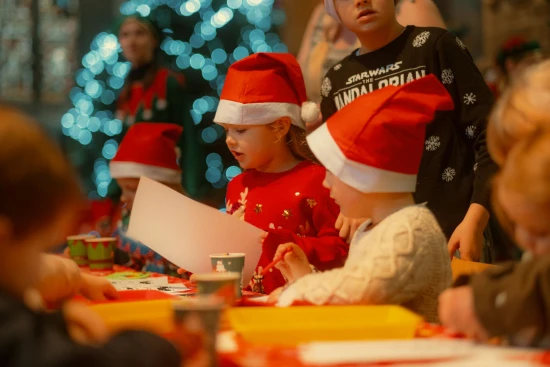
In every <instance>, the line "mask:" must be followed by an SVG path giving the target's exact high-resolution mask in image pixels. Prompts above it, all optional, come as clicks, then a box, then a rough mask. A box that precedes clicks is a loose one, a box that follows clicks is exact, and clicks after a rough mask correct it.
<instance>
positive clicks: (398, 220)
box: [277, 75, 453, 322]
mask: <svg viewBox="0 0 550 367" xmlns="http://www.w3.org/2000/svg"><path fill="white" fill-rule="evenodd" d="M452 108H453V101H452V99H451V97H450V96H449V94H448V93H447V91H446V90H445V88H444V87H443V86H442V85H441V83H439V81H438V80H437V78H435V77H434V76H433V75H430V76H427V77H425V78H422V79H419V80H416V81H414V82H411V83H409V84H406V85H404V86H400V87H394V86H391V87H388V88H385V89H383V90H380V91H376V92H373V93H372V94H368V95H365V96H362V97H360V98H358V99H357V101H354V102H353V103H351V104H350V105H349V106H346V107H345V108H343V109H342V110H341V111H339V112H338V113H336V114H335V115H334V116H332V117H331V118H330V119H329V120H328V121H327V123H326V124H325V125H323V126H321V127H320V128H319V129H317V130H316V131H315V132H314V133H312V134H311V135H310V136H308V139H307V140H308V143H309V145H310V147H311V149H312V151H313V152H314V153H315V155H316V157H317V158H319V160H320V161H321V163H323V164H324V165H325V167H326V170H327V172H326V178H325V182H324V185H325V187H327V188H329V189H330V194H331V197H333V198H334V199H335V200H336V202H337V203H338V204H339V205H340V209H341V210H342V213H343V214H344V215H345V216H347V217H351V218H365V217H366V218H370V219H369V220H368V221H366V222H364V223H363V224H362V225H361V226H360V227H359V229H358V230H357V232H356V234H355V237H354V239H353V241H352V243H351V247H350V253H349V258H348V260H347V261H346V264H345V265H344V267H343V268H341V269H336V270H332V271H327V272H324V273H321V274H309V275H306V276H303V275H304V274H308V273H311V270H310V267H309V264H308V263H307V261H306V260H305V258H304V257H303V255H302V252H301V250H300V249H299V248H297V247H296V246H295V245H293V244H285V245H282V246H280V247H279V249H278V250H277V256H280V255H284V260H283V261H282V262H280V263H279V264H278V265H277V267H278V268H279V269H281V270H282V272H283V274H284V275H285V276H286V277H287V278H288V279H289V281H290V282H292V281H294V280H295V283H293V284H291V285H290V286H289V287H288V288H287V289H286V290H284V291H283V292H282V293H281V295H280V298H279V304H280V305H290V304H292V303H293V302H295V301H307V302H310V303H313V304H317V305H323V304H401V305H403V306H405V307H408V308H410V309H411V310H413V311H415V312H417V313H419V314H420V315H422V316H423V317H425V318H426V320H428V321H430V322H434V321H437V297H438V295H439V294H440V293H441V292H442V291H443V290H444V289H445V288H446V287H447V286H448V285H449V283H450V280H451V268H450V262H449V258H448V256H447V250H446V248H445V236H444V234H443V232H442V231H441V229H440V227H439V225H438V224H437V220H436V219H435V217H434V216H433V214H432V213H431V212H430V210H429V209H426V208H425V207H424V206H423V205H415V203H414V200H413V196H412V193H414V191H415V190H416V186H417V183H416V181H417V174H418V167H419V165H420V159H421V156H422V150H423V146H424V140H425V125H427V124H428V123H429V122H431V121H432V119H433V116H434V114H435V113H436V111H446V110H450V109H452ZM344 121H345V122H346V123H343V122H344ZM288 250H290V252H289V253H286V255H285V252H286V251H288ZM302 276H303V277H302ZM296 278H299V279H296Z"/></svg>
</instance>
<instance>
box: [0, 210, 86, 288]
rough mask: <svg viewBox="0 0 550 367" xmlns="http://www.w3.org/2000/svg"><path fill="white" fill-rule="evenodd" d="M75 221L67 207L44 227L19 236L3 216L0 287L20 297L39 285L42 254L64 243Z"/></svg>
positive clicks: (0, 245)
mask: <svg viewBox="0 0 550 367" xmlns="http://www.w3.org/2000/svg"><path fill="white" fill-rule="evenodd" d="M74 224H75V219H74V212H73V211H72V210H71V211H69V210H67V211H66V212H65V213H62V214H59V215H58V216H57V218H55V219H53V221H52V222H51V223H50V224H49V225H46V226H44V228H42V229H40V230H37V231H35V232H34V233H32V234H29V235H26V236H25V237H24V238H16V237H15V236H14V235H13V233H12V232H11V227H10V224H9V222H7V221H2V220H0V251H1V253H2V256H0V283H1V284H0V287H1V288H2V289H4V290H7V291H9V292H10V293H12V294H14V295H16V296H19V297H21V296H22V295H23V293H24V292H25V291H26V290H28V289H30V288H34V287H36V286H37V282H38V275H39V271H40V266H41V255H42V254H43V253H44V252H46V251H48V250H50V249H52V248H53V247H54V246H56V245H60V244H62V243H63V242H64V241H65V238H66V237H67V235H69V234H70V232H71V230H72V229H73V228H74Z"/></svg>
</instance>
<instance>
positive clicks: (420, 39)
mask: <svg viewBox="0 0 550 367" xmlns="http://www.w3.org/2000/svg"><path fill="white" fill-rule="evenodd" d="M428 38H430V32H428V31H425V32H422V33H420V34H419V35H418V36H416V38H415V39H414V41H413V46H414V47H422V46H424V44H425V43H426V41H427V40H428Z"/></svg>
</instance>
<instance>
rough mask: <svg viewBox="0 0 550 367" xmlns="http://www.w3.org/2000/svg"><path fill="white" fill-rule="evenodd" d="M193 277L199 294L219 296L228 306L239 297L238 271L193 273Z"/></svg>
mask: <svg viewBox="0 0 550 367" xmlns="http://www.w3.org/2000/svg"><path fill="white" fill-rule="evenodd" d="M194 279H195V282H196V283H197V289H198V291H199V296H214V297H218V298H221V299H222V300H223V301H224V303H225V304H226V305H228V306H232V305H234V304H235V302H236V301H237V298H239V294H240V287H239V283H240V280H241V274H240V273H205V274H195V276H194Z"/></svg>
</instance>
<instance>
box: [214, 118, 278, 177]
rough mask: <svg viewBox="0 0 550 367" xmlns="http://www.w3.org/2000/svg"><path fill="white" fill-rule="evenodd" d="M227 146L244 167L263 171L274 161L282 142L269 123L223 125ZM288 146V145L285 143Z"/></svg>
mask: <svg viewBox="0 0 550 367" xmlns="http://www.w3.org/2000/svg"><path fill="white" fill-rule="evenodd" d="M223 127H224V129H225V132H226V138H225V142H226V144H227V147H228V148H229V150H230V151H231V153H232V154H233V156H234V157H235V159H237V161H238V162H239V165H240V166H241V168H243V169H257V170H259V171H262V170H263V169H265V168H266V167H268V166H269V165H270V163H272V162H273V160H274V158H275V156H276V154H277V151H278V149H279V148H280V146H281V143H282V144H283V145H284V141H283V142H281V139H280V138H278V137H277V133H276V132H275V131H274V130H273V128H272V127H270V126H268V125H228V124H224V125H223ZM285 146H286V145H285Z"/></svg>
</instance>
